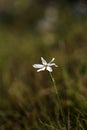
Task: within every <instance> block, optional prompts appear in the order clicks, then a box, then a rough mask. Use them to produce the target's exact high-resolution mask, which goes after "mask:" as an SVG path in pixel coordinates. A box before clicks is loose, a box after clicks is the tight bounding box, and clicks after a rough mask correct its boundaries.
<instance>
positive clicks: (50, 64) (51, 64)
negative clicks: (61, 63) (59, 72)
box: [48, 63, 58, 67]
mask: <svg viewBox="0 0 87 130" xmlns="http://www.w3.org/2000/svg"><path fill="white" fill-rule="evenodd" d="M48 65H49V66H53V65H54V66H55V67H58V65H56V64H55V63H49V64H48Z"/></svg>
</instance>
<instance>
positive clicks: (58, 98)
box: [49, 72, 65, 123]
mask: <svg viewBox="0 0 87 130" xmlns="http://www.w3.org/2000/svg"><path fill="white" fill-rule="evenodd" d="M49 74H50V77H51V80H52V82H53V85H54V88H55V92H56V96H57V100H58V104H59V106H60V111H61V115H62V118H63V123H65V117H64V113H63V110H62V106H61V102H60V97H59V94H58V91H57V87H56V82H55V79H54V77H53V75H52V73H51V72H49Z"/></svg>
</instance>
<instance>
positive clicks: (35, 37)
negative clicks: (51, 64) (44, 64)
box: [0, 0, 87, 130]
mask: <svg viewBox="0 0 87 130" xmlns="http://www.w3.org/2000/svg"><path fill="white" fill-rule="evenodd" d="M40 57H44V58H45V59H46V60H47V61H50V60H51V58H53V57H55V63H56V64H58V65H59V67H58V68H53V69H54V70H53V76H54V78H55V81H56V84H57V88H58V91H59V94H60V97H61V101H62V105H63V108H64V110H65V112H66V115H67V112H68V108H69V109H70V110H71V111H72V113H73V118H74V115H75V113H74V112H76V111H80V112H84V113H86V112H87V1H86V0H0V130H5V129H6V130H22V129H23V130H44V129H45V130H46V129H47V128H44V125H43V123H42V121H47V122H49V119H48V117H49V116H48V115H50V118H51V119H55V114H54V109H55V108H54V106H55V100H54V99H53V98H52V97H53V95H54V94H55V92H54V91H53V90H52V82H51V79H50V76H49V74H48V72H45V71H44V72H40V73H37V72H36V69H34V68H33V67H32V65H33V64H35V63H40V62H41V60H40ZM80 112H79V113H80ZM54 122H55V121H54ZM74 123H75V122H74ZM54 124H55V123H54ZM86 125H87V122H86V124H85V126H86ZM42 126H43V127H42ZM74 126H75V125H74ZM47 130H49V129H47ZM78 130H80V129H78Z"/></svg>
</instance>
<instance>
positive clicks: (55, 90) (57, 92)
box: [50, 72, 58, 94]
mask: <svg viewBox="0 0 87 130" xmlns="http://www.w3.org/2000/svg"><path fill="white" fill-rule="evenodd" d="M50 77H51V79H52V82H53V85H54V88H55V92H56V94H58V91H57V87H56V83H55V80H54V77H53V75H52V73H51V72H50Z"/></svg>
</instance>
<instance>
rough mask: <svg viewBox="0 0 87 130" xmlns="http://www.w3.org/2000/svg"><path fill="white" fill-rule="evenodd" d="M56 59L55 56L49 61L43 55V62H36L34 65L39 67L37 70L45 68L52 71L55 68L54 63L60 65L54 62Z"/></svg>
mask: <svg viewBox="0 0 87 130" xmlns="http://www.w3.org/2000/svg"><path fill="white" fill-rule="evenodd" d="M54 60H55V58H52V60H51V61H50V62H49V63H47V61H46V60H45V59H44V58H43V57H41V61H42V64H34V65H33V67H34V68H37V69H38V70H37V72H40V71H44V70H47V71H49V72H52V71H53V70H52V67H51V66H53V65H54V66H55V67H58V66H57V65H56V64H55V63H52V62H53V61H54Z"/></svg>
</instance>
